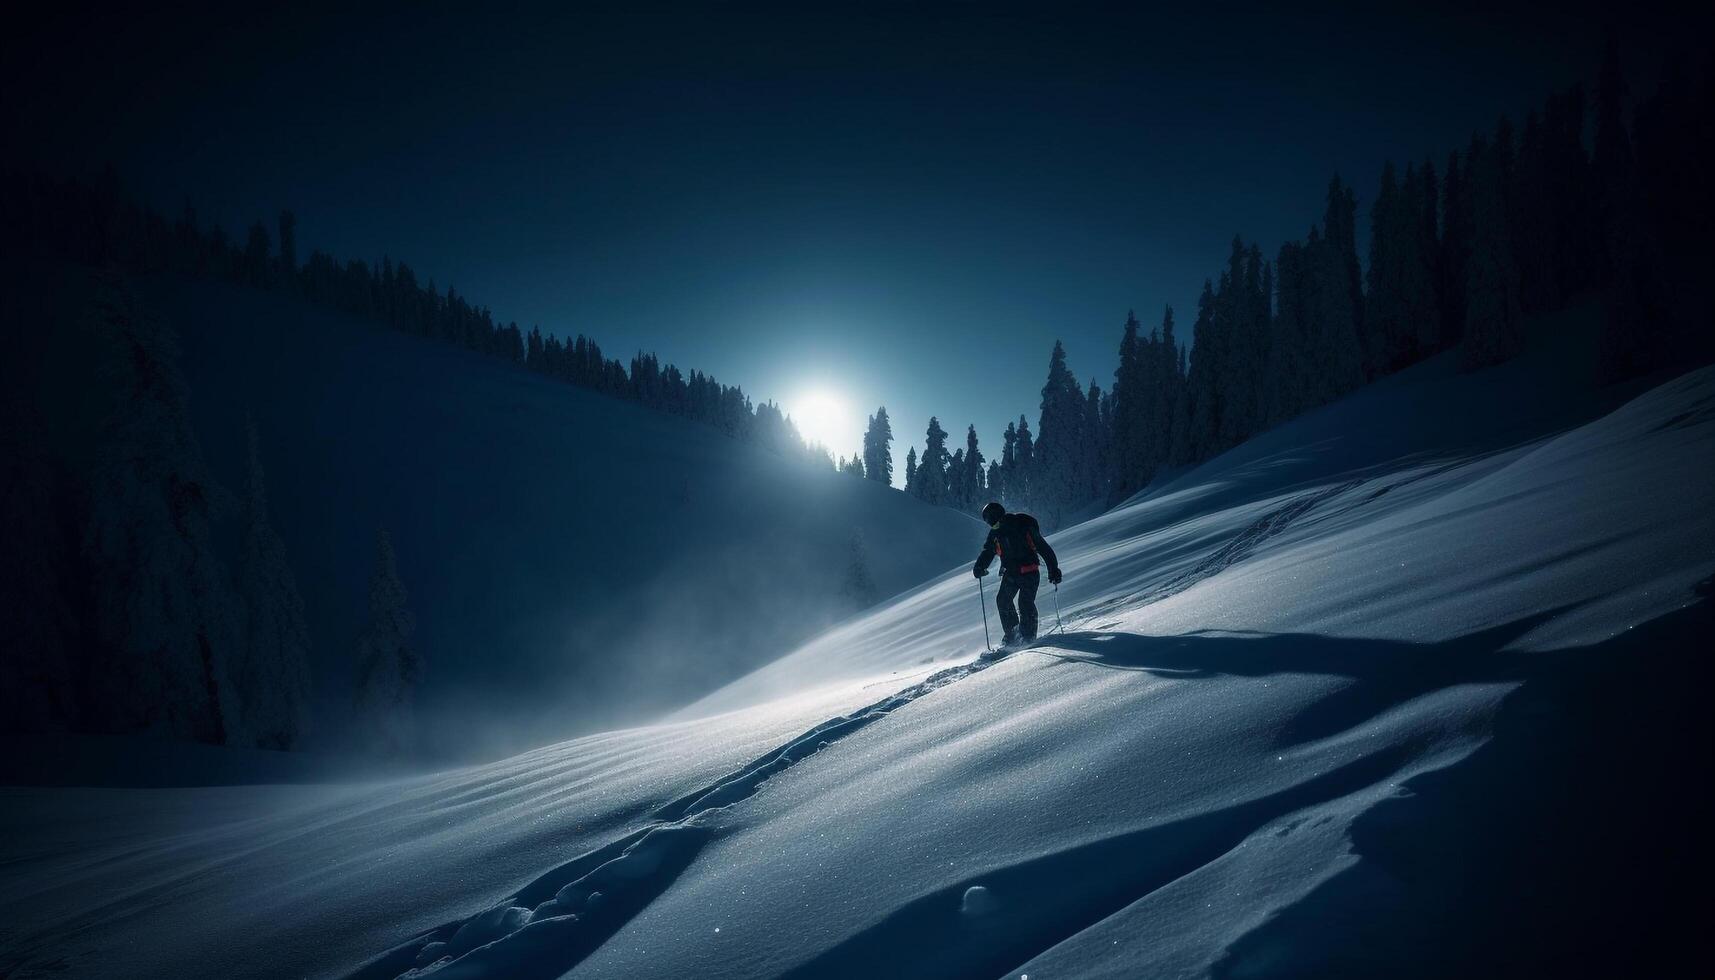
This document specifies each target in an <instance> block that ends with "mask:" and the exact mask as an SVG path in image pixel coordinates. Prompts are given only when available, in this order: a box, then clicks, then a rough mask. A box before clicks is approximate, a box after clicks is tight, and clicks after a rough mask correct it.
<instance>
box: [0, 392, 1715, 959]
mask: <svg viewBox="0 0 1715 980" xmlns="http://www.w3.org/2000/svg"><path fill="white" fill-rule="evenodd" d="M1561 373H1562V372H1561V371H1560V369H1558V368H1556V367H1555V365H1553V364H1552V363H1549V362H1543V361H1525V362H1520V363H1517V364H1514V365H1509V366H1507V367H1503V368H1500V369H1495V370H1491V371H1487V372H1482V373H1480V374H1477V375H1471V376H1458V375H1455V374H1453V372H1452V371H1451V368H1450V367H1449V366H1448V365H1447V364H1446V363H1444V362H1430V363H1428V364H1425V365H1422V366H1420V367H1419V368H1417V369H1414V370H1413V371H1410V372H1406V374H1404V375H1402V376H1399V377H1396V378H1394V379H1391V380H1390V381H1388V382H1387V383H1384V384H1382V385H1377V386H1373V387H1372V388H1370V389H1366V390H1365V391H1362V392H1360V393H1358V394H1356V395H1354V396H1353V397H1351V398H1349V399H1347V400H1345V401H1343V402H1341V403H1339V404H1337V405H1333V406H1329V407H1328V408H1327V409H1324V410H1323V411H1320V412H1317V413H1313V414H1312V415H1310V416H1307V417H1305V418H1303V419H1300V420H1298V421H1296V422H1293V423H1291V424H1289V425H1286V426H1283V427H1281V428H1280V429H1278V430H1275V431H1274V432H1271V433H1269V434H1267V435H1266V436H1264V437H1263V438H1261V439H1259V440H1255V441H1253V443H1251V444H1247V445H1246V446H1243V447H1240V448H1239V449H1237V450H1235V451H1234V452H1232V453H1229V454H1227V455H1226V456H1223V457H1221V458H1219V459H1216V460H1213V461H1211V462H1210V463H1208V464H1206V465H1205V466H1202V467H1199V468H1197V469H1195V470H1193V471H1191V472H1188V473H1184V474H1181V475H1180V476H1179V477H1178V478H1176V479H1174V480H1172V481H1170V482H1167V483H1165V484H1164V485H1162V486H1159V487H1156V488H1152V489H1151V490H1150V491H1148V492H1147V493H1145V494H1143V495H1140V497H1139V498H1137V499H1135V500H1133V501H1132V502H1130V503H1128V505H1126V506H1125V507H1123V508H1120V509H1118V510H1116V511H1113V512H1111V513H1109V514H1107V515H1104V516H1103V517H1101V518H1098V519H1096V520H1093V521H1090V522H1088V523H1086V524H1083V525H1080V526H1078V527H1075V528H1071V529H1069V530H1067V531H1065V532H1063V533H1061V534H1058V535H1056V536H1055V538H1054V542H1055V545H1056V549H1057V550H1058V551H1059V553H1060V554H1061V556H1062V561H1063V563H1064V565H1065V567H1066V569H1067V580H1066V583H1065V585H1064V587H1063V588H1062V590H1061V601H1062V604H1063V614H1064V616H1065V618H1066V620H1067V629H1066V631H1065V632H1064V633H1061V634H1057V635H1055V636H1053V637H1050V638H1048V639H1047V640H1046V641H1045V642H1043V643H1041V644H1039V645H1038V646H1037V647H1034V648H1032V649H1030V650H1027V651H1023V652H1020V653H1015V654H1013V655H1012V656H1010V657H1007V658H1005V659H1002V660H999V661H994V662H989V663H972V662H971V654H973V653H974V652H975V651H976V650H978V649H980V647H981V635H982V633H981V630H982V627H981V623H980V620H979V619H978V618H977V613H978V611H977V609H976V608H975V604H976V602H977V596H976V586H975V584H974V583H973V581H972V580H971V578H970V576H969V573H968V571H966V570H965V569H964V568H963V567H961V568H956V569H953V570H951V571H949V572H948V573H947V574H946V575H944V576H942V577H941V578H939V579H938V580H936V581H934V582H931V583H929V584H927V585H925V586H924V587H922V588H920V589H917V590H914V591H912V592H910V593H908V594H906V595H903V596H900V597H898V598H896V599H895V600H894V601H892V602H889V603H885V604H883V605H882V606H880V607H878V608H877V609H876V610H874V611H872V612H871V613H869V614H867V615H865V616H862V617H860V618H858V619H856V620H853V621H851V622H849V623H846V624H843V625H841V626H839V627H836V628H835V629H833V630H831V631H829V632H827V633H825V634H824V635H822V636H820V637H818V638H816V639H815V640H814V641H812V642H811V643H809V644H807V645H805V646H804V647H802V648H800V649H799V650H797V651H795V652H793V653H792V654H790V655H789V656H787V657H785V658H782V659H781V660H780V661H778V662H776V663H774V664H771V665H769V666H767V667H765V668H763V669H762V670H760V671H758V672H756V673H754V674H753V675H751V676H749V677H747V678H744V679H742V680H740V681H738V682H736V683H734V684H732V685H729V686H728V687H727V688H725V689H723V690H722V691H720V692H717V693H716V694H714V695H712V696H710V697H709V698H707V699H705V700H704V701H703V702H702V703H700V704H698V705H695V706H693V707H692V708H691V709H689V710H687V711H686V712H684V713H683V716H682V717H680V718H678V719H676V720H672V721H669V722H666V723H662V724H659V725H653V726H649V727H644V728H638V729H631V730H627V731H620V732H613V733H609V734H604V735H599V736H591V737H587V738H581V739H575V740H572V741H569V742H564V743H561V744H559V745H554V746H550V747H547V748H543V749H540V750H537V751H535V752H533V753H529V754H527V755H523V756H519V757H517V758H514V759H509V760H506V761H504V762H500V763H495V764H491V765H484V766H477V767H472V768H468V769H463V770H458V771H455V772H448V773H443V774H438V775H434V776H426V777H419V778H415V779H408V780H400V781H394V782H390V783H387V784H383V785H368V784H363V785H346V786H329V787H290V788H287V787H261V788H258V787H250V788H244V787H232V788H225V789H200V790H148V791H144V790H125V791H120V790H65V789H60V790H18V789H12V790H5V791H4V796H5V800H4V804H5V805H4V809H3V812H4V814H5V816H4V817H3V818H0V820H3V823H0V840H4V841H5V842H6V843H4V844H0V860H4V861H5V863H6V866H7V867H8V869H9V875H8V877H7V879H6V882H5V884H4V885H3V886H0V921H4V922H5V925H4V927H3V928H4V929H5V932H4V933H3V934H0V972H6V973H7V974H8V975H16V976H38V975H47V974H48V973H50V972H53V973H54V974H55V975H73V976H81V975H102V974H107V973H112V972H116V971H117V972H123V973H125V974H128V975H138V976H176V975H185V974H198V973H200V974H205V975H221V976H227V975H231V976H247V975H253V976H298V975H314V976H343V975H355V976H362V977H381V976H387V977H391V976H399V975H402V974H405V973H406V972H407V971H410V970H413V969H415V970H418V971H419V972H418V973H415V974H411V975H429V976H437V977H443V978H451V977H473V976H507V977H557V976H563V975H565V976H573V977H638V976H712V977H753V976H795V977H827V976H836V977H837V976H858V975H862V976H876V975H882V976H905V977H919V976H920V977H931V976H933V977H940V976H971V977H979V976H981V977H996V976H1014V977H1016V976H1022V975H1029V976H1031V977H1060V976H1115V977H1135V976H1232V977H1243V976H1330V975H1357V976H1370V975H1383V974H1386V975H1408V976H1446V975H1455V974H1457V975H1496V974H1500V975H1575V974H1579V973H1585V972H1587V971H1594V972H1596V973H1606V974H1609V975H1613V974H1617V973H1628V974H1631V975H1654V974H1660V973H1663V972H1669V971H1680V972H1683V971H1684V970H1685V967H1686V966H1687V965H1688V964H1690V963H1694V962H1695V961H1696V957H1697V956H1699V955H1701V954H1700V953H1698V952H1697V949H1696V946H1695V945H1694V943H1695V942H1696V937H1697V930H1698V929H1699V927H1700V923H1701V922H1704V921H1706V917H1707V915H1708V913H1709V911H1710V907H1709V905H1710V900H1709V898H1708V897H1707V895H1708V892H1707V889H1706V888H1703V887H1702V885H1703V884H1704V883H1706V882H1707V880H1708V878H1707V876H1706V875H1707V872H1709V871H1710V870H1715V869H1711V867H1710V848H1709V846H1708V844H1707V843H1706V842H1705V838H1706V829H1705V828H1706V825H1707V821H1708V819H1709V817H1710V813H1709V810H1708V805H1707V803H1706V802H1704V801H1703V800H1702V798H1701V796H1700V795H1699V794H1698V793H1697V792H1696V790H1697V789H1698V787H1700V786H1702V785H1704V784H1706V781H1707V777H1708V775H1709V773H1708V757H1707V745H1708V744H1709V741H1708V735H1709V734H1710V731H1709V729H1710V723H1709V718H1708V713H1707V712H1706V711H1705V710H1703V705H1702V698H1703V692H1704V691H1706V690H1707V683H1708V681H1709V679H1710V673H1711V671H1710V668H1709V665H1708V662H1707V657H1706V654H1705V653H1704V652H1703V650H1702V648H1701V643H1703V642H1705V641H1706V637H1707V633H1708V631H1709V628H1710V626H1711V617H1710V614H1709V607H1708V602H1707V600H1706V598H1699V596H1698V589H1699V585H1698V583H1700V582H1701V583H1703V585H1702V586H1701V588H1702V589H1703V591H1704V592H1705V593H1706V592H1707V588H1708V584H1707V579H1708V576H1709V575H1710V573H1711V571H1712V570H1715V514H1711V512H1710V509H1709V508H1708V506H1707V501H1708V498H1709V492H1710V490H1711V489H1712V488H1715V369H1703V370H1700V371H1697V372H1694V373H1691V374H1687V375H1685V376H1682V377H1679V378H1677V379H1673V380H1671V381H1667V382H1665V383H1662V384H1660V385H1658V386H1656V387H1654V388H1652V389H1650V390H1647V391H1642V392H1641V393H1636V397H1630V398H1628V399H1625V400H1624V401H1623V404H1618V405H1603V404H1597V403H1594V402H1592V401H1591V400H1590V399H1589V398H1587V397H1585V396H1583V395H1580V394H1578V391H1579V390H1580V388H1579V386H1578V385H1577V383H1576V378H1572V379H1569V380H1567V381H1566V382H1565V384H1564V386H1563V387H1558V388H1557V387H1556V386H1555V384H1547V385H1546V387H1539V388H1531V387H1529V386H1530V385H1531V384H1533V383H1534V382H1533V378H1538V379H1539V380H1540V378H1541V377H1558V376H1560V375H1561ZM1556 384H1558V382H1557V383H1556ZM1521 390H1528V391H1531V392H1532V397H1531V398H1530V399H1529V400H1528V401H1524V400H1520V399H1519V398H1517V396H1516V394H1515V393H1517V392H1519V391H1521ZM1426 405H1435V406H1442V407H1443V408H1442V410H1437V411H1431V412H1425V411H1424V406H1426ZM1502 412H1505V413H1506V414H1504V415H1503V414H1500V413H1502ZM974 546H975V542H974V541H973V542H972V547H973V548H974ZM1043 598H1044V605H1045V611H1046V616H1047V619H1048V622H1049V623H1052V622H1053V605H1052V594H1051V593H1045V594H1044V596H1043ZM926 661H930V662H926ZM115 813H123V814H124V815H125V819H124V820H123V821H115V820H113V819H112V817H111V815H112V814H115ZM116 827H117V828H119V829H116Z"/></svg>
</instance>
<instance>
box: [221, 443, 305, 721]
mask: <svg viewBox="0 0 1715 980" xmlns="http://www.w3.org/2000/svg"><path fill="white" fill-rule="evenodd" d="M249 439H250V465H249V469H248V474H247V479H246V481H245V493H244V537H243V541H242V544H241V546H240V551H239V558H238V596H239V600H240V602H241V603H242V606H243V611H244V642H243V643H242V644H241V645H240V646H239V650H238V655H237V657H236V663H234V665H233V667H232V680H233V685H234V687H235V689H236V690H237V694H238V701H239V706H240V708H241V710H242V711H243V719H244V722H243V728H242V731H243V736H244V739H245V741H247V742H249V743H250V744H252V745H256V746H259V747H261V748H265V749H289V748H292V747H293V746H294V745H295V744H297V743H298V741H299V739H301V738H302V737H303V735H304V732H305V731H306V730H307V728H308V727H309V711H310V664H309V651H310V630H309V624H308V623H307V622H306V621H305V619H304V600H303V598H302V597H301V596H300V595H299V594H298V583H297V580H296V579H295V578H294V577H293V575H292V568H291V565H290V564H288V563H287V561H286V546H285V545H284V544H283V543H282V542H281V541H280V536H279V534H277V533H276V532H275V531H274V527H273V524H272V523H271V522H270V521H269V519H268V497H267V491H266V488H265V486H264V482H263V473H262V451H261V447H260V445H259V442H258V436H257V433H256V424H255V422H254V421H252V422H251V423H250V425H249Z"/></svg>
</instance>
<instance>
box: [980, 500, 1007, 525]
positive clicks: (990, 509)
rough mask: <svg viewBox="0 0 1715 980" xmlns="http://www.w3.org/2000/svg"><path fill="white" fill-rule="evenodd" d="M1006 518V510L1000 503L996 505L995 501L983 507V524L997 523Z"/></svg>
mask: <svg viewBox="0 0 1715 980" xmlns="http://www.w3.org/2000/svg"><path fill="white" fill-rule="evenodd" d="M1005 516H1006V508H1005V507H1002V506H1001V505H1000V504H999V503H996V502H995V501H992V500H991V501H989V502H988V503H986V504H984V505H983V523H984V524H994V523H997V522H998V521H999V520H1000V519H1001V518H1003V517H1005Z"/></svg>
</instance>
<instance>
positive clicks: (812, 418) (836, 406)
mask: <svg viewBox="0 0 1715 980" xmlns="http://www.w3.org/2000/svg"><path fill="white" fill-rule="evenodd" d="M786 414H788V415H790V416H792V424H793V425H795V426H797V427H798V432H799V434H801V435H802V436H803V437H804V438H805V439H808V440H809V441H811V442H819V443H821V444H822V445H824V446H827V447H828V448H829V449H832V450H834V451H836V452H841V451H844V449H845V446H846V444H847V443H849V442H851V441H853V439H854V438H855V435H854V433H855V431H856V430H854V429H853V428H852V426H853V425H854V424H855V423H853V422H852V415H851V412H850V411H849V410H848V409H847V408H846V403H845V400H844V399H842V398H841V397H840V396H838V395H836V394H834V393H833V392H831V391H829V390H828V389H826V388H812V389H810V390H809V391H806V392H804V393H802V394H800V395H799V396H798V397H797V398H794V399H792V401H791V402H790V403H788V404H787V406H786Z"/></svg>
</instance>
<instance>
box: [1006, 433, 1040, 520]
mask: <svg viewBox="0 0 1715 980" xmlns="http://www.w3.org/2000/svg"><path fill="white" fill-rule="evenodd" d="M1006 492H1007V494H1008V495H1009V496H1008V498H1007V499H1008V500H1009V501H1011V502H1012V503H1015V504H1017V506H1019V507H1020V508H1025V507H1035V506H1036V442H1035V440H1034V439H1033V438H1031V435H1030V423H1029V422H1028V421H1026V420H1025V418H1024V416H1022V415H1020V416H1019V417H1018V428H1017V429H1016V430H1015V433H1014V437H1013V442H1012V469H1011V470H1009V471H1008V472H1007V474H1006Z"/></svg>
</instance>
